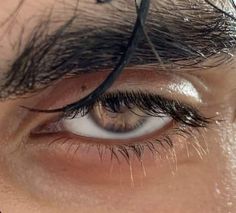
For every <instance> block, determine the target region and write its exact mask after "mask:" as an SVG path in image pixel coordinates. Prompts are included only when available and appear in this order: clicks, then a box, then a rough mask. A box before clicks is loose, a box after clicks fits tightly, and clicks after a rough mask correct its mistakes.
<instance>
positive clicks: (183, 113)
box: [31, 75, 210, 162]
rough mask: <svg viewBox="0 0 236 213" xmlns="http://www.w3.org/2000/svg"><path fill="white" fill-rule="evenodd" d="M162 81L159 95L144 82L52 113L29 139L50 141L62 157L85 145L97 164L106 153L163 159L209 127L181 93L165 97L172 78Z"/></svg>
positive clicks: (77, 153) (128, 158)
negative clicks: (55, 113)
mask: <svg viewBox="0 0 236 213" xmlns="http://www.w3.org/2000/svg"><path fill="white" fill-rule="evenodd" d="M154 76H155V75H154ZM175 79H176V78H175ZM134 81H137V80H134ZM136 83H137V82H136ZM165 83H166V84H167V85H165ZM165 83H163V85H165V86H163V88H162V92H163V90H166V92H164V93H163V94H158V92H157V91H155V90H154V91H151V90H148V89H144V87H143V88H142V86H141V87H140V89H138V88H137V87H136V86H135V87H134V88H127V89H119V88H120V86H118V88H115V89H113V90H112V91H108V92H106V93H105V94H104V95H102V96H101V97H100V98H99V99H97V100H96V102H94V103H92V104H90V105H86V106H83V107H78V108H76V107H74V108H73V109H70V108H67V110H65V111H64V112H63V113H59V115H54V116H53V118H52V119H49V120H47V121H46V122H44V123H42V124H41V125H40V126H39V127H36V128H34V130H33V131H32V132H31V139H33V140H35V139H36V140H38V142H37V143H38V144H50V146H48V147H49V148H50V147H53V149H56V150H59V149H60V154H61V155H64V154H65V153H67V154H66V155H67V156H71V157H72V158H73V157H74V158H77V157H78V156H81V155H83V154H84V149H88V150H90V152H91V154H90V152H88V155H87V157H88V156H89V155H92V153H94V152H95V153H100V154H99V156H97V157H98V158H97V159H94V161H95V162H97V161H98V160H99V158H108V156H113V157H114V156H115V159H116V160H117V161H118V162H122V161H125V162H130V161H132V159H133V158H132V156H136V159H137V160H138V162H142V161H143V160H144V159H143V158H144V156H150V157H151V156H152V157H154V158H158V157H159V156H160V155H161V156H164V157H165V158H167V157H168V154H170V153H172V152H173V151H175V150H177V149H179V147H185V146H191V143H190V142H189V141H188V142H187V138H188V139H189V138H191V137H195V136H196V135H197V134H199V130H200V129H205V128H207V127H208V126H209V125H210V119H209V118H207V116H204V115H203V113H201V111H200V110H199V109H198V107H196V106H195V107H194V106H192V105H191V104H187V103H185V102H186V101H184V100H183V97H182V100H181V99H179V100H178V98H175V97H173V96H172V97H171V96H169V97H168V95H165V93H166V94H168V92H167V90H168V89H164V88H165V87H166V88H167V87H169V86H170V85H169V84H171V80H170V82H169V83H167V82H165ZM180 84H181V83H180ZM189 90H190V91H191V88H189ZM169 92H170V91H169ZM172 95H173V94H172ZM176 97H178V92H176ZM185 98H186V97H185ZM49 108H53V107H49ZM34 111H37V110H34ZM39 112H40V110H39ZM34 113H35V112H34ZM36 113H37V112H36ZM40 138H41V139H40ZM187 143H189V144H187ZM186 144H187V145H186ZM193 145H194V144H193ZM59 147H60V148H59ZM62 147H63V148H62ZM72 147H73V148H72ZM81 147H82V148H81ZM50 150H51V149H50ZM62 150H63V151H62ZM91 150H92V151H91ZM54 151H55V150H54ZM201 151H202V150H200V152H201ZM63 153H64V154H63ZM113 157H112V159H113ZM78 158H79V159H80V160H83V159H81V157H78ZM110 161H112V160H110ZM108 162H109V160H108Z"/></svg>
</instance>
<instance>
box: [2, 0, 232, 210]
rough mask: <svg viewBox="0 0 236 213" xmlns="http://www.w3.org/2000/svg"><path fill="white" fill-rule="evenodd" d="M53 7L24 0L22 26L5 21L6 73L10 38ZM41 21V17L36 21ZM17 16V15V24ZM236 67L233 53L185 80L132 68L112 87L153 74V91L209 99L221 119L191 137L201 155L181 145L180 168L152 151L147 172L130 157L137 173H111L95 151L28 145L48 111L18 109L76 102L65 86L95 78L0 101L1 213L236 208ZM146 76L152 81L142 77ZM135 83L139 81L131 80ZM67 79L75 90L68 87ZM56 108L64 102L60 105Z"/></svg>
mask: <svg viewBox="0 0 236 213" xmlns="http://www.w3.org/2000/svg"><path fill="white" fill-rule="evenodd" d="M156 1H157V0H156ZM18 3H19V1H18V0H8V1H1V2H0V23H1V22H2V23H4V20H6V19H7V17H8V16H9V14H12V13H13V11H14V8H16V6H17V4H18ZM52 5H54V6H55V5H56V7H57V3H55V1H51V0H40V1H33V0H26V1H25V3H24V6H23V7H22V8H21V10H20V12H19V14H18V15H17V21H18V22H17V23H18V24H15V25H14V27H12V28H11V31H10V32H9V33H8V34H7V33H4V32H6V29H7V26H6V25H2V27H1V28H0V34H1V35H3V37H1V40H0V46H1V48H0V53H1V54H0V59H1V62H0V67H1V70H0V72H1V73H3V72H4V71H5V70H7V69H8V66H7V65H8V64H7V60H8V61H12V60H14V58H15V55H16V53H15V50H14V49H13V48H12V46H11V41H16V40H17V39H18V38H19V37H17V35H18V34H19V31H20V29H21V27H20V26H22V24H24V25H25V32H26V33H25V34H26V35H27V33H29V32H30V30H31V28H32V26H33V24H34V20H33V21H30V22H29V24H26V23H27V20H28V19H29V18H30V17H32V16H33V15H34V16H36V17H37V14H39V15H40V14H42V13H43V14H44V12H45V13H46V11H47V9H49V8H51V7H52ZM79 7H80V9H84V10H85V11H88V12H91V11H92V10H93V11H97V12H96V14H94V16H96V17H95V19H96V20H97V21H98V23H99V18H100V17H102V15H103V14H105V13H107V11H106V8H107V7H108V6H107V5H95V4H94V2H93V1H90V0H89V1H85V0H84V1H82V0H81V4H80V5H79ZM65 16H66V15H65ZM35 20H36V21H37V18H36V19H35ZM15 21H16V20H15V19H13V22H15ZM25 40H26V38H23V41H25ZM8 63H9V62H8ZM235 69H236V59H235V57H233V60H232V61H231V62H230V63H224V64H222V65H220V66H218V67H215V68H211V69H204V71H203V72H199V71H196V72H191V74H189V73H188V72H187V71H186V72H185V73H183V74H181V76H182V77H181V79H178V77H179V76H178V77H177V76H171V77H169V76H166V75H164V74H158V73H155V72H151V73H150V75H149V74H144V73H143V74H140V76H139V75H138V74H137V75H136V79H134V78H133V77H132V79H131V77H130V76H133V75H132V72H133V71H132V70H128V71H127V74H123V75H122V76H121V78H120V79H118V81H117V82H116V84H115V85H114V87H113V89H115V88H116V87H117V88H120V87H122V88H123V89H124V88H125V87H127V88H130V87H131V86H132V87H134V88H135V87H139V89H140V88H146V82H145V81H147V79H148V76H149V77H150V80H148V82H149V87H150V88H149V89H150V90H154V91H156V90H157V89H155V86H156V85H157V84H158V85H160V87H161V88H162V90H160V93H162V94H163V95H165V96H167V97H168V96H169V97H171V94H174V95H176V96H177V97H178V98H179V100H187V101H188V102H189V103H190V104H193V105H194V104H195V105H200V102H201V101H203V102H204V103H206V104H207V107H202V111H204V114H206V115H207V116H218V118H219V119H221V120H223V121H221V122H217V121H214V122H213V123H212V124H211V127H210V128H206V129H204V130H202V131H201V134H200V135H199V134H196V135H195V136H193V137H190V138H188V141H189V142H190V143H191V142H193V141H199V143H197V144H200V145H201V146H202V147H203V149H204V151H203V152H201V151H199V149H198V148H197V149H194V147H193V146H189V150H188V152H187V151H186V149H185V148H183V147H181V146H180V147H178V146H177V148H176V149H175V152H176V158H177V168H176V160H175V159H174V160H167V157H166V156H165V154H163V156H164V157H163V159H161V160H159V159H157V160H155V163H153V159H152V157H150V154H147V156H145V159H144V164H145V165H144V166H145V170H146V171H145V172H144V169H141V168H140V164H139V163H138V162H136V161H135V162H132V172H131V169H130V166H129V165H128V164H127V163H126V162H124V160H122V162H121V165H120V166H119V165H118V164H117V163H115V164H114V165H113V167H114V168H113V169H112V171H111V172H110V170H111V165H110V163H106V162H108V161H105V163H103V164H101V162H100V161H98V158H96V157H98V156H96V155H97V154H94V153H93V151H91V152H90V153H89V154H86V151H85V150H82V151H81V153H80V155H81V156H80V158H78V159H79V160H78V159H77V157H74V158H73V157H72V160H71V156H69V159H68V156H67V155H66V154H65V153H64V152H63V153H64V154H62V153H61V149H60V148H59V149H58V150H56V151H55V152H54V151H53V152H52V150H48V146H47V145H46V146H36V145H33V146H32V143H35V142H41V141H40V140H39V141H37V140H36V139H26V140H29V142H30V143H26V145H25V146H24V145H23V146H22V138H24V137H25V135H26V136H27V135H29V132H30V131H31V130H32V128H34V127H36V126H37V125H39V124H41V122H42V121H45V120H47V119H48V118H49V117H50V115H44V114H39V115H36V116H35V115H32V114H31V113H29V112H26V111H25V110H24V109H22V108H20V107H19V106H21V105H29V106H32V105H35V103H38V104H39V105H40V106H50V104H51V103H52V104H55V102H56V101H59V102H60V101H61V102H62V103H64V104H65V103H68V101H66V100H67V99H68V100H69V102H71V100H74V99H75V97H74V98H73V95H71V96H72V97H67V96H66V97H63V90H64V89H68V90H69V91H72V90H73V85H77V83H78V82H86V87H87V88H89V89H91V88H92V87H94V85H95V84H96V82H93V80H91V81H90V80H89V77H83V76H82V77H80V78H78V79H77V80H72V82H71V81H70V80H66V81H65V82H66V83H65V82H62V85H59V86H58V85H55V87H56V89H55V88H54V87H52V88H49V89H47V90H46V91H43V92H42V94H37V95H36V96H30V97H28V98H26V99H22V98H16V99H14V100H8V101H2V102H1V103H0V129H1V131H0V168H1V172H0V211H1V212H2V213H5V212H6V213H7V212H11V213H17V212H19V213H23V212H24V213H27V212H30V213H36V212H44V213H47V212H48V213H52V212H57V213H59V212H81V213H86V212H97V213H99V212H101V213H106V212H112V213H118V212H119V213H120V212H127V213H128V212H135V213H139V212H165V213H168V212H175V213H178V212H181V213H182V212H188V213H194V212H202V213H204V212H206V213H211V212H212V213H213V212H214V213H216V212H220V213H229V212H232V213H233V212H236V142H235V140H236V125H235V110H236V109H235V103H236V92H235V85H236V84H235V82H236V72H235ZM223 71H224V72H223ZM141 72H143V71H141ZM130 73H131V74H130ZM187 73H188V74H187ZM94 75H96V76H95V77H94V76H92V79H99V78H101V79H102V78H103V76H98V74H94ZM144 75H146V78H143V76H144ZM127 79H128V80H127ZM143 79H145V80H143ZM176 79H177V80H176ZM183 79H187V80H188V82H190V83H191V85H194V86H192V87H191V86H187V90H186V91H187V92H186V93H183V94H181V93H182V92H183V89H181V88H183V87H182V86H183V85H186V84H185V83H184V82H185V81H184V80H183ZM196 79H197V80H196ZM199 79H201V80H199ZM131 80H133V81H134V82H133V83H130V82H131ZM68 81H70V82H68ZM142 81H143V82H142ZM124 82H125V83H124ZM135 82H138V83H136V84H137V85H138V86H137V85H135ZM67 84H68V87H70V86H71V88H67V87H66V85H67ZM122 84H123V85H122ZM69 85H70V86H69ZM142 85H143V86H142ZM54 90H55V91H56V92H55V91H54ZM195 90H196V91H197V92H196V91H195ZM53 91H54V92H53ZM191 91H192V92H191ZM193 91H195V93H194V92H193ZM81 93H82V92H81ZM51 94H53V95H51ZM67 94H68V93H67ZM78 94H79V96H82V95H81V94H80V90H79V91H78V92H77V95H76V97H77V98H78ZM49 97H50V98H49ZM199 97H200V98H199ZM59 98H60V99H63V100H59ZM45 99H46V100H47V101H45ZM199 99H201V100H199ZM55 105H56V106H58V105H60V103H56V104H55ZM37 106H38V105H37ZM194 134H195V133H194ZM30 140H32V141H30ZM45 140H47V139H45ZM78 140H81V138H79V139H78ZM173 140H174V142H176V144H178V142H181V140H183V139H181V138H180V137H177V136H175V137H174V139H173ZM62 150H63V148H62ZM57 152H59V154H57ZM93 154H94V155H93ZM94 156H95V157H94ZM169 157H170V156H169ZM172 157H173V156H172ZM104 158H105V159H108V158H109V156H106V155H105V157H104ZM81 159H82V160H81ZM120 171H122V172H120ZM121 173H122V174H121ZM145 173H146V174H145Z"/></svg>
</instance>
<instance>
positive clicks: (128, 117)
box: [91, 104, 147, 133]
mask: <svg viewBox="0 0 236 213" xmlns="http://www.w3.org/2000/svg"><path fill="white" fill-rule="evenodd" d="M91 117H92V119H93V120H94V121H95V122H96V124H97V125H98V126H99V127H101V128H103V129H105V130H107V131H110V132H114V133H127V132H131V131H134V130H135V129H136V128H138V127H140V126H141V125H142V124H143V123H144V122H145V121H146V120H147V118H146V117H145V115H144V113H141V112H140V110H138V108H137V107H133V108H132V109H128V108H127V107H126V106H122V107H121V108H120V110H119V112H112V111H111V110H108V109H107V108H106V107H105V106H103V105H102V104H97V105H96V106H94V108H93V110H92V112H91Z"/></svg>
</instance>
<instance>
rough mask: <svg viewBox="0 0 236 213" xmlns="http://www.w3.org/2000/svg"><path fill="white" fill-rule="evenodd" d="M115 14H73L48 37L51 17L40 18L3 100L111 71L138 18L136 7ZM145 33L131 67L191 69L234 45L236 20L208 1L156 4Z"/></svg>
mask: <svg viewBox="0 0 236 213" xmlns="http://www.w3.org/2000/svg"><path fill="white" fill-rule="evenodd" d="M117 11H118V10H117ZM117 13H118V14H117V16H116V17H122V15H123V17H122V18H120V19H114V20H109V19H106V18H104V20H103V21H102V22H101V23H96V24H94V23H92V22H91V20H93V17H86V16H78V17H77V16H73V17H72V18H71V19H69V20H68V21H67V22H65V23H63V24H62V25H61V26H60V27H59V28H58V29H57V30H55V31H54V32H53V33H51V34H50V35H48V30H49V28H50V26H51V25H50V24H51V21H49V20H47V21H44V22H40V23H39V24H38V25H37V26H36V27H35V28H34V30H33V32H32V34H31V36H30V39H29V40H28V42H27V43H26V45H25V48H24V50H23V51H22V52H21V53H20V55H19V56H17V58H16V60H15V62H14V63H13V64H12V66H11V69H10V70H9V71H8V72H7V74H6V76H5V79H3V81H2V83H1V85H2V86H1V92H0V98H2V99H5V98H8V97H11V96H12V95H13V96H18V95H23V94H26V93H29V92H33V91H37V90H38V89H40V88H44V87H47V86H49V85H50V84H51V83H52V82H54V81H55V80H58V79H61V78H62V77H64V76H75V75H80V74H82V73H85V72H86V73H87V72H93V71H101V70H107V69H112V68H113V67H114V66H115V64H117V63H118V61H119V59H120V57H121V56H122V54H124V51H125V49H126V47H127V43H128V40H129V38H130V36H131V33H132V29H133V26H134V21H135V20H134V18H133V17H134V15H135V9H134V11H133V12H130V11H129V13H125V15H124V12H123V13H122V11H118V12H117ZM119 15H120V16H119ZM82 17H83V18H82ZM131 20H134V21H131ZM111 21H113V23H111ZM83 23H84V24H83ZM85 23H88V24H87V25H85ZM145 31H146V32H147V34H148V36H149V39H150V41H151V44H150V42H148V41H147V39H146V37H145V36H144V34H140V36H141V37H142V38H141V39H140V40H141V42H140V43H139V46H138V48H137V49H136V52H135V54H134V56H133V58H132V60H131V61H130V63H129V66H131V67H132V66H140V65H146V64H155V66H156V67H158V65H160V63H162V65H163V64H164V65H167V66H168V65H172V66H173V65H174V67H175V66H180V64H181V67H182V66H188V69H190V68H191V66H192V65H196V64H198V63H200V62H202V61H204V60H206V59H208V58H209V57H212V56H218V55H221V54H220V53H223V54H229V55H230V53H231V52H232V50H233V49H234V48H235V21H234V20H233V19H232V18H230V17H228V16H226V15H225V14H223V13H222V12H220V11H219V10H217V9H215V8H213V7H212V6H211V5H208V4H206V3H204V1H202V4H199V2H198V3H194V2H191V3H190V1H183V2H182V3H181V1H180V2H178V5H174V4H173V5H168V6H167V5H166V4H164V3H163V4H161V3H158V4H155V5H152V8H151V10H150V14H149V17H148V20H147V23H146V25H145ZM150 46H152V47H154V48H155V51H156V53H158V56H159V58H160V59H161V61H160V60H158V59H157V57H156V54H154V52H153V48H151V47H150Z"/></svg>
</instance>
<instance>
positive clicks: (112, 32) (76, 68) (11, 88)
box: [0, 11, 234, 98]
mask: <svg viewBox="0 0 236 213" xmlns="http://www.w3.org/2000/svg"><path fill="white" fill-rule="evenodd" d="M211 12H212V11H211ZM214 15H215V16H214ZM166 16H167V19H166V21H167V22H168V15H166ZM212 17H216V18H218V19H219V18H220V20H221V21H222V22H224V23H225V22H226V23H228V27H227V28H223V29H221V28H215V29H214V30H215V31H213V32H212V33H210V34H208V37H206V40H204V37H202V36H201V34H200V35H198V34H199V33H200V31H199V29H198V30H197V29H194V25H192V23H191V22H190V23H189V24H190V25H191V28H188V27H187V24H188V23H183V22H180V21H179V22H177V23H178V24H177V23H176V24H177V25H178V26H180V27H179V28H180V29H181V26H182V25H183V24H184V25H185V30H187V29H188V30H189V32H188V33H189V34H191V36H192V37H194V35H196V36H197V35H198V36H197V37H196V38H195V40H196V41H193V40H190V41H191V42H192V44H195V43H194V42H196V44H199V39H202V42H200V43H202V44H203V45H202V47H203V50H204V51H205V50H207V49H211V48H210V47H209V44H212V45H213V46H214V51H215V52H219V51H220V50H221V49H223V48H224V50H225V47H228V48H229V49H230V48H233V47H234V46H233V45H232V42H231V41H232V39H234V38H233V37H232V32H233V28H231V27H230V26H231V25H233V24H234V23H233V22H232V20H230V19H229V18H227V17H225V19H222V14H220V13H217V12H216V11H215V14H214V13H212V14H211V18H212ZM209 20H210V19H209ZM213 20H214V19H213V18H212V19H211V21H210V22H209V23H210V24H212V27H213V26H214V27H215V25H214V24H216V23H217V19H216V20H215V21H213ZM153 21H154V19H152V18H150V20H149V24H147V26H149V25H150V26H151V25H155V24H154V22H153ZM170 21H171V22H172V21H173V20H171V19H170ZM175 21H178V19H176V20H175ZM204 21H205V19H204ZM209 23H207V24H208V25H209ZM67 24H68V23H67ZM123 24H124V23H123ZM159 24H162V23H161V22H160V23H159ZM165 24H166V25H168V24H167V23H165ZM170 24H172V23H170ZM202 24H203V23H202ZM218 24H219V23H218ZM42 26H44V25H43V24H42V23H40V24H39V25H38V26H37V27H38V29H37V27H36V30H35V34H33V35H32V40H31V41H30V42H28V49H27V51H28V53H29V54H28V55H27V54H26V53H27V52H25V51H23V53H22V54H21V55H20V57H19V58H18V59H17V60H16V62H15V63H14V64H13V66H12V69H11V70H10V72H9V73H8V75H7V77H6V79H8V84H4V83H3V84H2V85H3V86H2V89H1V93H0V96H1V97H2V98H3V97H4V96H7V95H9V94H8V93H10V94H14V95H17V94H18V95H21V94H24V93H25V92H29V91H31V90H34V89H35V88H34V86H33V85H32V84H33V81H35V82H38V83H42V84H45V85H46V84H50V83H51V81H54V80H56V79H59V78H61V77H62V76H63V75H66V74H68V73H70V74H75V75H77V74H79V73H81V72H85V71H89V70H90V69H91V70H93V69H95V70H97V69H99V68H101V69H103V68H110V66H111V65H110V64H109V63H111V64H112V65H114V61H115V60H117V58H116V59H115V58H114V57H119V56H120V52H119V51H120V50H121V49H122V45H123V44H122V42H121V43H119V44H118V41H117V40H116V38H120V37H121V38H124V41H125V40H127V39H126V38H127V37H128V36H129V34H125V33H127V32H125V31H123V30H121V28H120V30H117V29H115V28H114V29H113V28H107V29H104V32H102V31H99V32H95V33H98V34H97V36H98V38H97V36H96V39H97V40H96V39H95V40H94V41H96V42H98V43H97V45H94V46H99V45H102V46H100V47H101V48H96V49H91V48H92V47H89V48H90V49H85V50H86V51H88V50H89V51H90V52H93V55H91V56H88V55H84V57H82V56H81V55H80V56H81V57H78V58H83V61H82V62H83V63H81V61H80V63H79V64H78V62H76V61H75V60H73V61H71V63H69V64H67V66H66V70H63V69H62V67H61V66H60V67H58V68H59V69H55V70H54V71H52V69H49V68H52V67H54V68H55V64H53V63H52V61H53V60H52V61H51V62H48V63H44V62H43V63H42V64H44V65H45V64H48V66H49V67H42V64H40V63H36V61H37V57H38V54H36V53H37V48H36V47H40V46H45V45H47V44H46V43H45V41H42V40H40V38H39V35H40V36H41V35H42V34H43V31H42V32H40V30H42V28H41V27H42ZM155 26H156V25H155ZM163 26H164V25H160V28H159V29H158V28H156V29H155V30H154V31H151V32H150V33H149V36H150V38H151V40H152V42H153V43H154V44H156V43H157V44H161V43H163V44H164V45H163V46H162V48H164V49H162V52H160V51H159V53H160V56H161V57H162V60H163V61H165V57H167V58H166V59H167V60H170V61H171V57H173V59H174V60H177V61H178V60H179V59H180V58H181V57H183V58H182V59H184V57H187V58H188V59H191V57H192V59H194V58H195V59H197V58H199V59H201V54H202V55H203V56H204V57H207V56H208V55H211V54H214V53H213V52H209V53H207V52H204V51H203V52H202V51H201V50H200V49H199V51H195V50H194V48H193V47H192V46H188V45H185V44H184V43H182V41H180V40H179V39H176V38H178V36H177V35H178V32H175V36H174V37H173V38H175V39H176V40H175V42H174V43H173V42H168V43H167V42H166V41H167V40H166V39H167V38H168V37H169V36H170V38H171V36H173V35H171V34H170V33H171V32H169V33H168V34H165V31H166V30H167V29H168V27H167V28H166V30H165V28H163ZM199 26H200V25H199ZM199 26H198V28H199ZM206 26H207V25H206ZM206 26H204V25H202V27H203V28H202V29H204V27H206ZM219 26H221V25H220V24H219ZM62 27H64V25H63V26H62ZM70 27H71V26H70ZM119 27H120V26H119ZM126 27H127V26H126ZM160 29H161V30H160ZM190 29H192V30H191V31H190ZM226 29H227V31H226ZM38 30H39V31H38ZM85 30H87V31H88V30H89V29H85ZM205 30H207V28H205ZM208 30H209V29H208ZM57 32H58V31H57ZM65 32H66V33H65V34H64V36H65V37H67V36H68V33H70V31H68V32H67V31H65ZM90 32H91V31H90ZM204 32H205V31H203V32H202V33H204ZM219 32H221V33H222V34H221V37H219V36H218V37H217V40H214V37H215V33H219ZM104 33H105V34H104ZM194 33H196V34H194ZM79 34H80V35H82V37H83V36H84V35H83V33H82V34H81V29H80V30H78V31H75V34H74V37H72V38H74V39H75V41H77V42H75V43H77V45H78V46H76V48H75V49H74V51H78V49H83V48H85V46H87V44H88V42H78V41H79V39H81V37H79ZM95 35H96V34H95ZM165 36H167V37H166V38H165ZM176 36H177V37H176ZM91 37H94V36H91ZM51 38H55V34H54V35H52V36H51V37H50V38H49V40H51ZM107 38H114V39H107ZM164 38H165V39H164ZM180 38H181V37H180ZM104 39H105V40H104ZM191 39H192V38H191ZM209 40H212V41H213V42H211V43H209ZM32 41H34V42H36V44H35V43H32ZM58 41H60V47H63V41H64V42H65V45H66V46H64V47H63V48H62V49H65V48H68V51H69V50H70V51H71V50H72V49H70V47H69V46H68V45H69V44H68V43H67V42H66V40H65V39H64V40H63V39H62V41H61V40H60V39H59V40H58ZM85 41H86V40H85ZM107 41H112V42H113V43H110V44H108V43H106V42H107ZM114 41H115V42H116V43H114ZM160 41H162V42H160ZM214 41H215V42H214ZM46 42H47V41H46ZM178 42H179V43H178ZM91 43H93V42H91ZM181 43H182V44H181ZM93 44H94V43H93ZM73 45H74V44H73ZM80 45H82V46H80ZM103 45H105V46H108V47H109V48H110V50H111V49H113V50H114V51H115V52H113V53H112V54H110V56H111V58H110V59H108V60H105V58H102V56H103V55H104V54H102V53H104V47H105V46H103ZM204 45H205V46H204ZM144 46H145V45H144ZM156 46H157V45H156ZM57 47H58V46H57ZM102 47H103V48H102ZM114 47H117V48H114ZM184 47H185V48H184ZM207 47H208V48H207ZM30 48H31V49H30ZM54 48H55V46H54ZM139 48H140V50H142V47H139ZM143 48H144V47H143ZM145 48H147V47H145ZM165 48H166V49H165ZM186 48H187V49H186ZM217 48H218V50H217ZM143 50H144V49H143ZM143 50H142V51H141V52H143ZM171 50H173V52H172V53H173V55H172V53H171ZM53 51H54V52H55V53H56V52H58V49H57V48H55V49H54V50H53ZM99 51H103V52H102V53H101V52H99ZM32 52H34V54H35V55H32ZM72 52H73V51H72ZM138 52H139V51H138ZM62 53H63V52H62ZM94 53H97V54H95V55H94ZM80 54H82V55H83V52H81V53H80ZM191 54H193V55H192V56H190V55H191ZM96 55H97V56H99V57H100V59H99V58H97V59H96ZM105 55H106V54H105ZM136 56H139V54H138V53H137V54H136ZM56 57H57V60H58V61H63V60H65V54H61V56H60V54H59V56H58V55H57V56H56ZM139 57H140V56H139ZM142 57H144V58H143V59H144V60H143V63H146V62H147V61H146V59H145V58H147V59H148V62H149V63H153V62H154V61H155V63H157V60H156V58H155V56H154V55H153V53H152V51H151V50H150V51H148V50H146V49H145V55H142ZM178 57H180V58H179V59H178ZM46 58H48V57H46ZM55 59H56V58H55ZM204 59H205V58H204ZM201 60H202V59H201ZM26 61H31V62H32V61H34V62H35V64H33V65H34V66H28V65H26V66H22V65H25V64H22V63H23V62H24V63H26ZM91 61H93V62H95V61H96V62H98V63H97V64H96V63H95V64H93V66H91ZM54 62H55V61H54ZM104 62H105V64H106V65H105V67H104V66H103V64H104ZM139 62H140V61H139V60H138V61H136V58H135V57H134V59H133V61H132V62H131V64H130V65H131V66H132V63H133V64H136V63H139ZM83 64H84V65H83ZM31 65H32V64H31ZM89 65H90V66H89ZM19 68H22V70H21V69H19ZM32 70H34V74H35V75H36V76H33V74H32ZM39 71H40V73H39ZM23 73H27V74H28V77H26V76H22V75H23ZM29 74H30V75H29ZM49 74H50V77H49ZM22 78H24V81H22ZM50 78H51V80H50Z"/></svg>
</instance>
